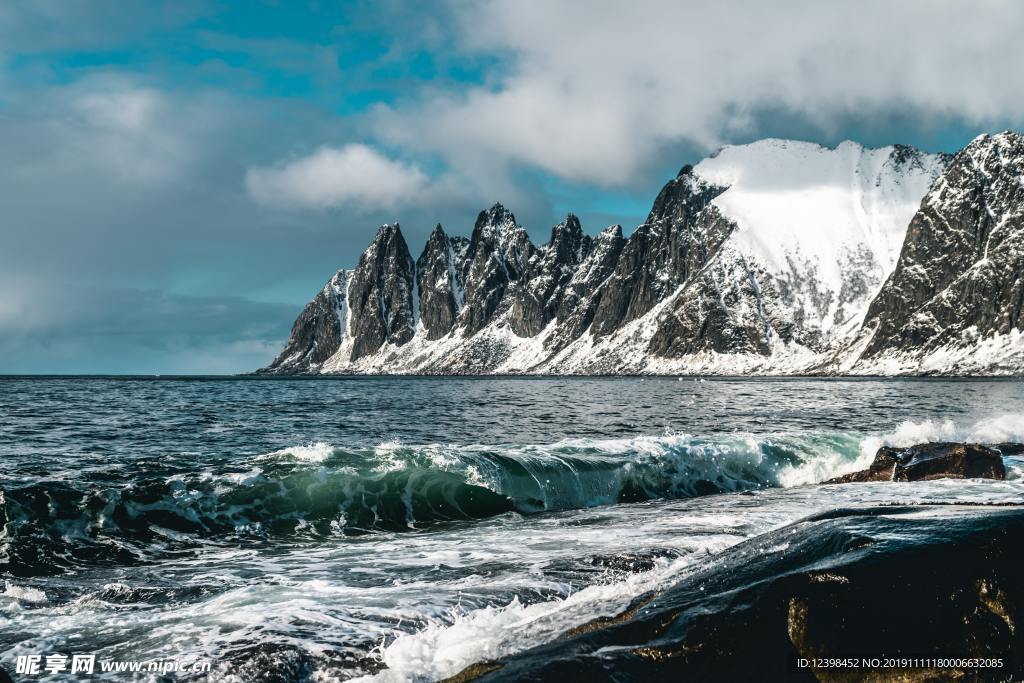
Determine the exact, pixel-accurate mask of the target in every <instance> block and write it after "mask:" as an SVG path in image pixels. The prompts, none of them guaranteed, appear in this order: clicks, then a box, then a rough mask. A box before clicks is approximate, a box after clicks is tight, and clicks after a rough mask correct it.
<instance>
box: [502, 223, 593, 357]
mask: <svg viewBox="0 0 1024 683" xmlns="http://www.w3.org/2000/svg"><path fill="white" fill-rule="evenodd" d="M590 247H591V239H590V238H589V237H587V236H586V235H584V234H583V228H582V227H581V226H580V221H579V219H578V218H576V216H574V215H572V214H569V216H568V217H567V218H566V219H565V220H564V221H563V222H561V223H559V224H558V225H556V226H555V227H554V228H552V229H551V240H550V241H549V242H548V243H547V244H546V245H545V246H544V247H543V248H542V249H541V250H540V251H539V252H538V253H537V255H536V256H535V257H534V258H533V259H532V260H531V262H530V263H529V266H528V270H527V272H526V273H525V274H524V277H522V278H521V279H520V281H519V282H518V283H517V285H516V286H515V289H514V291H513V294H512V304H511V312H510V316H509V324H510V325H511V327H512V330H513V331H514V332H515V333H516V334H518V335H519V336H520V337H533V336H535V335H538V334H540V333H541V331H542V330H543V329H544V328H545V327H546V326H547V324H548V323H549V322H551V321H552V320H554V318H555V316H556V314H557V312H558V309H559V307H560V306H561V303H562V299H563V297H564V295H565V293H566V288H567V285H568V284H569V282H570V281H571V280H572V278H573V275H575V273H576V270H577V268H578V267H579V265H580V263H581V262H582V261H583V260H584V259H585V258H586V256H587V254H588V253H589V252H590Z"/></svg>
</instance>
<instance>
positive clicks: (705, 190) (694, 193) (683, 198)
mask: <svg viewBox="0 0 1024 683" xmlns="http://www.w3.org/2000/svg"><path fill="white" fill-rule="evenodd" d="M727 189H728V188H727V187H725V186H720V185H714V184H712V183H709V182H707V181H706V180H704V179H703V178H701V177H700V176H698V175H697V174H696V173H694V170H693V167H692V166H690V165H689V164H687V165H686V166H683V168H682V170H680V171H679V175H677V176H676V177H675V178H673V179H672V180H670V181H668V183H666V184H665V187H663V188H661V192H659V193H658V197H657V199H655V200H654V206H652V207H651V213H650V214H648V216H647V223H655V222H658V221H664V220H670V221H685V220H688V219H689V218H692V217H693V216H694V215H696V214H697V213H699V212H700V211H703V210H704V209H705V208H707V206H708V205H709V204H710V203H711V200H713V199H714V198H715V197H717V196H718V195H720V194H722V193H723V192H725V191H726V190H727Z"/></svg>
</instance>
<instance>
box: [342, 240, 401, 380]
mask: <svg viewBox="0 0 1024 683" xmlns="http://www.w3.org/2000/svg"><path fill="white" fill-rule="evenodd" d="M415 270H416V266H415V264H414V263H413V260H412V256H410V255H409V247H408V246H406V244H405V238H403V237H402V231H401V229H400V228H399V226H398V225H397V224H396V225H384V226H381V229H380V230H379V231H378V232H377V236H376V237H374V238H373V242H371V243H370V246H369V247H368V248H367V250H366V251H364V252H363V255H362V256H361V257H360V258H359V265H358V266H356V269H355V270H354V271H352V276H351V279H350V282H349V288H348V306H349V316H350V317H349V324H348V332H349V335H350V336H351V337H352V357H351V359H352V360H359V359H360V358H362V357H363V356H368V355H371V354H373V353H376V352H377V351H378V350H379V349H380V348H381V346H383V345H384V344H385V343H390V344H396V345H401V344H404V343H406V342H408V341H409V340H410V339H412V337H413V333H414V332H415V328H416V316H415V312H414V308H413V282H414V280H415Z"/></svg>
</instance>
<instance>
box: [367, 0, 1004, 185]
mask: <svg viewBox="0 0 1024 683" xmlns="http://www.w3.org/2000/svg"><path fill="white" fill-rule="evenodd" d="M453 11H454V12H455V14H456V16H457V17H459V20H460V29H461V30H458V31H457V33H456V37H457V39H458V40H459V41H461V44H460V45H459V47H461V48H462V49H463V50H469V51H472V52H478V53H482V54H489V55H499V56H502V57H507V60H506V62H505V64H504V66H503V68H502V69H501V70H499V71H495V72H494V73H492V76H493V78H490V79H488V80H487V81H486V83H485V84H484V85H482V86H479V87H474V88H470V89H469V90H463V91H451V90H449V91H437V90H435V91H432V92H430V93H428V94H425V95H424V96H423V97H422V98H421V99H420V100H419V101H418V102H416V103H414V104H412V105H408V104H406V105H400V106H398V107H395V108H387V107H385V108H382V109H381V110H380V112H379V113H380V116H379V118H378V122H377V126H378V127H377V132H378V133H379V134H380V135H382V136H383V137H384V138H385V139H387V140H390V141H392V142H394V143H398V144H402V145H404V146H406V147H407V148H408V149H418V150H421V151H424V152H428V153H439V154H441V155H443V156H445V157H446V158H447V159H448V160H449V162H450V163H451V164H452V165H453V166H455V167H456V168H458V169H460V170H461V171H462V172H463V173H464V174H465V175H467V176H469V177H476V176H477V174H480V173H494V172H495V169H499V170H500V169H501V167H502V166H503V165H510V164H520V165H524V166H528V167H529V166H532V167H539V168H540V169H543V170H545V171H547V172H551V173H554V174H556V175H558V176H561V177H563V178H568V179H572V180H580V181H585V182H597V183H601V184H605V185H620V184H624V183H626V182H627V181H629V180H630V179H631V178H633V177H635V174H636V173H637V171H638V170H642V169H643V167H644V165H645V164H649V163H651V161H652V159H653V157H655V156H656V155H657V154H658V153H659V151H661V150H663V149H664V147H665V146H666V145H671V144H678V143H684V144H685V143H688V144H696V145H697V146H700V147H703V148H705V149H711V148H713V147H715V146H717V145H719V144H721V143H722V142H727V141H728V140H729V139H730V137H733V136H735V135H736V134H737V133H739V134H751V133H753V134H758V126H759V122H760V121H761V120H762V118H763V114H764V113H765V112H774V113H775V114H776V115H778V114H779V113H780V112H781V113H784V114H786V115H790V116H797V117H799V120H802V121H804V122H805V123H806V122H809V123H810V124H811V126H812V127H816V128H817V129H818V130H819V131H821V132H826V133H827V132H829V131H831V130H832V129H833V127H835V126H837V125H838V121H839V120H840V119H841V118H843V117H847V118H849V117H855V118H856V119H857V120H860V121H865V120H868V121H869V120H870V119H871V117H874V116H885V115H890V114H893V113H902V114H910V115H913V116H916V117H920V118H921V119H922V120H928V121H934V122H938V123H942V122H943V121H954V122H955V121H957V120H960V121H966V122H968V123H969V124H971V125H978V126H985V125H988V124H991V125H997V124H1005V122H1007V121H1009V122H1018V124H1019V123H1020V122H1021V121H1022V118H1021V113H1020V112H1021V111H1022V110H1024V71H1021V69H1020V65H1021V64H1022V63H1024V41H1022V40H1021V39H1020V36H1021V35H1024V4H1021V3H1016V2H1011V1H1009V0H1007V1H997V0H987V1H986V0H982V1H981V2H974V3H960V2H947V1H942V2H939V1H932V0H927V1H925V0H906V1H904V2H892V1H891V0H865V1H864V2H857V3H852V2H851V3H827V2H826V3H823V2H819V1H818V0H794V1H793V2H785V3H768V2H761V1H760V0H758V1H747V2H745V1H742V0H739V1H732V2H718V3H697V2H676V1H674V0H673V1H657V0H637V1H635V2H629V3H624V2H619V1H618V0H604V1H601V0H594V1H587V2H583V1H573V0H569V1H563V2H545V3H533V2H517V1H516V0H490V1H486V2H481V3H456V4H454V5H453Z"/></svg>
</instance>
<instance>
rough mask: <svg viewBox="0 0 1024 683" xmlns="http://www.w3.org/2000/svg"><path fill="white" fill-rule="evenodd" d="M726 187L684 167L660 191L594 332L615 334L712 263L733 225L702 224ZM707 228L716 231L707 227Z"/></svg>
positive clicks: (610, 286)
mask: <svg viewBox="0 0 1024 683" xmlns="http://www.w3.org/2000/svg"><path fill="white" fill-rule="evenodd" d="M725 189H726V188H724V187H718V186H714V185H709V184H708V183H706V182H704V181H703V180H701V179H700V178H697V177H695V176H694V175H693V174H692V169H687V168H684V169H683V171H682V172H681V173H680V175H679V176H678V177H676V178H675V179H674V180H672V181H671V182H669V183H668V184H667V185H666V186H665V187H664V188H663V189H662V190H661V192H660V193H659V194H658V198H657V199H656V200H655V202H654V207H653V208H652V209H651V213H650V215H648V217H647V222H646V223H644V224H643V225H641V226H640V227H638V228H637V229H636V231H635V232H634V233H633V234H632V235H631V236H630V238H629V241H628V242H627V243H626V245H625V247H623V249H622V253H621V254H620V256H619V259H618V262H617V263H616V267H615V270H614V271H613V273H612V275H611V277H610V278H608V280H607V281H606V282H605V283H604V285H603V290H604V291H603V292H602V294H601V300H600V302H599V303H598V306H597V310H596V311H595V313H594V321H593V326H592V331H593V333H594V335H596V336H603V335H607V334H611V333H612V332H614V331H615V330H616V329H618V328H619V327H621V326H622V325H624V324H626V323H629V322H630V321H632V320H636V319H637V318H639V317H640V316H642V315H644V314H645V313H647V312H648V311H650V310H651V308H653V307H654V306H655V304H657V303H658V302H659V301H662V300H663V299H664V298H665V297H666V296H668V295H669V294H671V293H672V292H673V291H675V289H676V288H677V287H679V285H681V284H682V283H684V282H686V280H687V279H688V278H690V277H691V276H692V275H693V274H695V273H696V272H697V271H699V270H700V269H701V268H702V267H703V266H704V265H705V264H706V263H707V262H708V259H709V258H710V256H711V255H712V254H713V253H714V252H715V250H717V249H718V247H719V246H720V245H721V243H722V242H723V241H724V240H725V238H726V237H727V236H728V234H729V232H730V231H731V230H732V228H733V227H734V226H733V225H732V224H724V223H715V224H714V226H707V225H705V226H702V225H701V217H702V214H703V213H704V211H705V210H706V209H707V208H708V207H709V205H710V202H711V200H713V199H714V198H715V197H717V196H718V195H719V194H721V193H722V192H724V191H725ZM708 227H715V228H718V230H710V231H708V230H706V229H704V228H708Z"/></svg>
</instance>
